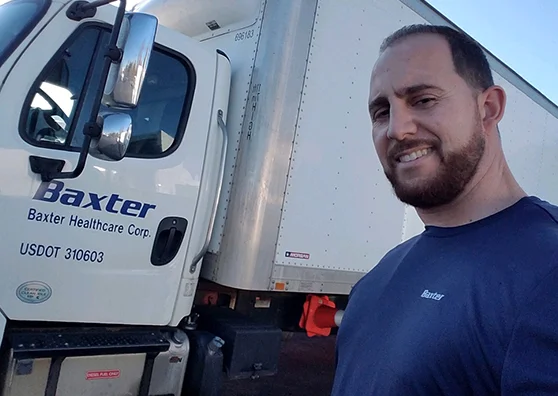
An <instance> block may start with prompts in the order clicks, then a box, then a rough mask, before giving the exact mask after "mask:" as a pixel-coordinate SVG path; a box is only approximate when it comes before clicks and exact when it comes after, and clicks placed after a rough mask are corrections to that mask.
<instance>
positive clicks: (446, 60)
mask: <svg viewBox="0 0 558 396" xmlns="http://www.w3.org/2000/svg"><path fill="white" fill-rule="evenodd" d="M369 103H370V116H371V118H372V126H373V138H374V145H375V147H376V152H377V154H378V156H379V159H380V162H381V164H382V166H383V168H384V172H385V174H386V176H387V178H388V180H389V181H390V182H391V184H392V186H393V188H394V191H395V194H396V195H397V197H398V198H399V199H400V200H401V201H402V202H405V203H407V204H409V205H412V206H414V207H417V208H422V209H428V208H433V207H436V206H440V205H444V204H447V203H450V202H451V201H453V200H454V199H455V198H456V197H457V196H459V194H460V193H461V192H462V191H463V190H464V188H465V187H466V185H467V184H468V183H469V181H470V180H471V179H472V177H473V176H474V175H475V173H476V170H477V167H478V163H479V161H480V159H481V158H482V156H483V153H484V147H485V135H484V130H483V125H482V122H481V117H480V113H479V107H478V105H477V101H476V100H475V96H474V93H473V90H472V89H471V87H469V86H468V85H467V83H466V82H465V81H464V80H463V79H462V78H461V76H459V75H458V74H457V73H456V72H455V70H454V66H453V61H452V58H451V52H450V48H449V45H448V44H447V42H446V41H445V40H444V38H443V37H439V36H436V35H433V34H421V35H416V36H411V37H408V38H405V39H403V40H401V41H400V42H398V43H396V44H395V45H394V46H393V47H391V48H388V49H387V50H386V51H385V52H384V53H383V54H382V55H381V56H380V58H379V60H378V62H377V63H376V65H375V67H374V70H373V72H372V79H371V87H370V102H369Z"/></svg>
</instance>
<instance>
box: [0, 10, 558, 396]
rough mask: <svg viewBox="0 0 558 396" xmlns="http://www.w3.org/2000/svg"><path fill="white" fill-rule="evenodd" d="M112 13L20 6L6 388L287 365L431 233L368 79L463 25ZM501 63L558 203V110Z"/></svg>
mask: <svg viewBox="0 0 558 396" xmlns="http://www.w3.org/2000/svg"><path fill="white" fill-rule="evenodd" d="M108 3H109V0H107V1H105V0H99V1H95V2H92V3H88V2H87V1H82V0H9V1H7V2H4V3H3V4H2V5H0V115H1V119H2V129H3V131H2V134H1V135H0V163H1V166H0V169H1V170H0V172H1V173H0V175H1V176H0V208H1V210H2V221H1V223H0V224H1V226H0V241H1V245H0V246H1V248H2V249H1V250H2V257H1V264H0V311H1V312H0V334H2V349H1V362H2V366H1V367H2V371H1V383H0V391H1V392H2V395H4V396H16V395H18V396H19V395H25V396H29V395H47V396H48V395H58V396H65V395H68V396H70V395H71V396H75V395H109V396H116V395H145V396H147V395H149V396H163V395H167V396H168V395H180V394H181V393H183V394H216V393H211V392H214V391H216V389H217V388H218V384H219V380H220V379H219V378H221V377H220V376H221V375H222V372H225V373H226V375H227V376H228V377H229V378H248V377H254V376H258V375H272V374H274V373H275V372H276V371H277V361H278V350H279V346H280V343H281V331H282V330H296V329H297V328H298V329H300V326H299V324H302V327H304V326H305V325H304V320H301V321H300V323H299V319H300V318H301V315H302V312H303V304H304V302H305V301H306V300H307V298H310V299H311V297H312V296H319V298H323V301H327V302H328V304H329V305H334V304H335V302H336V303H337V304H338V305H337V306H338V307H342V306H343V304H344V301H345V299H346V296H347V295H348V293H349V292H350V290H351V287H352V286H353V285H354V284H355V282H357V281H358V280H359V279H360V278H361V277H362V276H363V275H364V274H365V273H366V272H367V271H369V270H370V269H371V268H372V267H373V266H374V265H375V264H376V263H377V262H378V260H379V259H380V257H381V256H382V255H383V254H384V253H385V252H386V251H387V250H388V249H390V248H391V247H393V246H394V245H396V244H397V243H399V242H400V241H402V240H404V239H407V238H409V237H410V236H413V235H415V234H416V233H418V232H420V231H421V230H422V224H421V222H420V220H419V219H418V217H417V215H416V213H415V211H414V210H413V209H412V208H409V207H406V206H404V205H402V204H401V203H400V202H399V201H398V200H397V199H396V198H395V196H394V195H393V193H392V192H391V188H390V186H389V184H388V183H387V181H386V179H385V177H384V174H383V172H382V169H381V166H380V164H379V162H378V160H377V159H376V154H375V152H374V147H373V144H372V139H371V125H370V121H369V117H368V114H367V95H368V86H369V84H368V83H369V76H370V71H371V67H372V65H373V63H374V61H375V58H376V57H377V54H378V48H379V45H380V43H381V41H382V40H383V39H384V38H385V37H386V36H387V35H388V34H390V33H391V32H393V31H395V30H396V29H398V28H399V27H401V26H402V25H406V24H411V23H424V22H426V23H433V24H446V25H451V22H450V21H448V20H446V19H445V18H444V17H443V16H442V15H440V14H439V13H437V12H436V11H435V10H434V9H433V8H432V7H430V6H429V5H428V4H427V3H425V2H422V1H420V0H349V1H337V0H304V1H285V0H149V1H146V2H144V3H140V4H137V5H136V6H135V7H133V8H131V7H127V6H126V2H125V1H124V0H122V2H121V3H115V4H114V5H116V7H114V6H111V5H107V4H108ZM127 8H128V11H126V10H127ZM489 59H490V62H491V65H492V68H493V71H494V75H495V79H496V82H497V83H498V84H501V85H503V86H504V88H505V89H506V92H507V94H508V102H507V110H506V115H505V117H504V119H503V121H502V122H501V131H502V139H503V144H504V146H505V151H506V154H507V156H508V159H509V161H510V164H511V167H512V170H513V172H514V173H515V175H516V176H517V177H518V178H519V181H520V182H521V183H522V185H523V186H524V187H525V188H526V190H527V191H528V192H529V193H531V194H538V195H540V196H542V197H543V198H545V199H547V200H549V201H551V202H558V188H556V186H555V183H554V173H555V169H556V168H557V167H558V154H557V153H558V108H557V107H556V105H555V104H553V103H551V102H550V101H549V100H548V99H547V98H545V97H544V96H543V95H542V94H540V93H539V92H537V91H536V90H535V89H534V88H533V87H531V86H530V85H529V84H527V83H526V82H525V81H524V80H523V79H521V78H520V77H519V76H517V75H516V74H515V73H514V72H513V70H511V69H510V68H508V67H507V66H506V65H504V64H503V63H502V62H500V61H499V60H498V59H496V58H495V57H493V56H491V55H490V54H489ZM313 301H314V303H315V301H316V300H313ZM319 301H322V300H319ZM306 307H308V306H306ZM307 311H308V310H307V309H306V311H305V315H306V314H308V312H307ZM305 315H302V316H303V317H305ZM306 319H307V317H306ZM314 330H315V328H314ZM327 331H329V330H327ZM312 334H314V333H312Z"/></svg>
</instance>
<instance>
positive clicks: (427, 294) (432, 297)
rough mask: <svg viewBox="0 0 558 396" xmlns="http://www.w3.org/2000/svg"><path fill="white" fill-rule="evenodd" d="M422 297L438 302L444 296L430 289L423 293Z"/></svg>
mask: <svg viewBox="0 0 558 396" xmlns="http://www.w3.org/2000/svg"><path fill="white" fill-rule="evenodd" d="M420 296H421V297H422V298H428V299H430V300H436V301H440V300H441V299H442V298H443V297H444V295H443V294H438V293H434V292H431V291H428V289H426V290H425V291H423V292H422V294H421V295H420Z"/></svg>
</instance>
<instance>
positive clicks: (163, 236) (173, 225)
mask: <svg viewBox="0 0 558 396" xmlns="http://www.w3.org/2000/svg"><path fill="white" fill-rule="evenodd" d="M187 227H188V220H186V219H184V218H182V217H166V218H164V219H163V220H161V222H160V223H159V227H158V228H157V234H155V240H154V241H153V248H152V249H151V264H153V265H156V266H162V265H166V264H168V263H170V262H171V261H172V260H173V259H174V258H175V257H176V254H177V253H178V251H179V250H180V246H181V245H182V241H183V240H184V235H185V234H186V228H187Z"/></svg>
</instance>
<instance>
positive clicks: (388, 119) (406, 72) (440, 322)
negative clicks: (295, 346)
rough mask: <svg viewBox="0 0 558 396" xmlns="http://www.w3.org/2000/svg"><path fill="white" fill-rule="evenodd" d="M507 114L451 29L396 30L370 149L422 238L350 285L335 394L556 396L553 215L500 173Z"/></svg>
mask: <svg viewBox="0 0 558 396" xmlns="http://www.w3.org/2000/svg"><path fill="white" fill-rule="evenodd" d="M505 104H506V96H505V92H504V90H503V89H502V88H501V87H499V86H496V85H494V82H493V80H492V76H491V71H490V68H489V66H488V63H487V61H486V58H485V57H484V55H483V53H482V51H481V49H480V48H479V47H478V46H477V45H476V43H474V42H473V41H471V40H470V39H468V38H467V37H466V36H464V35H462V34H460V33H458V32H456V31H455V30H452V29H450V28H447V27H442V26H422V25H420V26H410V27H405V28H403V29H401V30H399V31H398V32H396V33H394V34H393V35H392V36H390V37H388V38H387V39H386V40H385V42H384V44H383V45H382V47H381V50H380V56H379V58H378V60H377V62H376V64H375V65H374V68H373V71H372V76H371V86H370V99H369V111H370V117H371V124H372V131H373V132H372V136H373V140H374V145H375V148H376V152H377V155H378V156H379V159H380V161H381V164H382V166H383V169H384V171H385V174H386V176H387V178H388V179H389V181H390V182H391V184H392V186H393V189H394V192H395V194H396V195H397V197H398V198H399V199H400V200H401V201H402V202H405V203H407V204H410V205H412V206H414V207H415V208H416V210H417V212H418V214H419V216H420V217H421V219H422V220H423V222H424V223H425V230H424V232H423V233H422V234H420V235H418V236H416V237H414V238H412V239H410V240H408V241H406V242H404V243H402V244H400V245H399V246H397V247H395V248H394V249H393V250H391V251H390V252H388V254H386V256H385V257H384V258H383V259H382V260H381V262H380V263H379V264H378V265H377V266H376V267H375V268H374V269H373V270H372V271H370V273H368V274H367V275H366V276H364V277H363V278H362V279H361V281H360V282H359V283H358V284H357V285H356V286H355V287H354V289H353V291H352V293H351V296H350V299H349V304H348V306H347V309H346V311H345V315H344V318H343V322H342V324H341V327H340V329H339V334H338V341H337V342H338V344H337V371H336V378H335V382H334V387H333V395H335V396H338V395H351V396H365V395H375V396H386V395H397V396H413V395H425V396H437V395H448V396H459V395H475V396H479V395H510V396H511V395H514V396H517V395H522V396H526V395H558V271H557V268H558V267H557V264H558V224H557V220H556V219H557V218H558V209H557V208H556V207H554V206H552V205H550V204H549V203H547V202H544V201H542V200H540V199H539V198H537V197H533V196H528V195H527V194H526V193H525V192H524V191H523V190H522V188H521V187H520V186H519V185H518V183H517V182H516V180H515V179H514V177H513V175H512V173H511V171H510V169H509V168H508V165H507V164H506V159H505V157H504V153H503V151H502V144H501V140H500V132H499V130H498V122H499V121H500V120H501V119H502V117H503V116H504V109H505ZM502 134H505V131H502Z"/></svg>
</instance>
